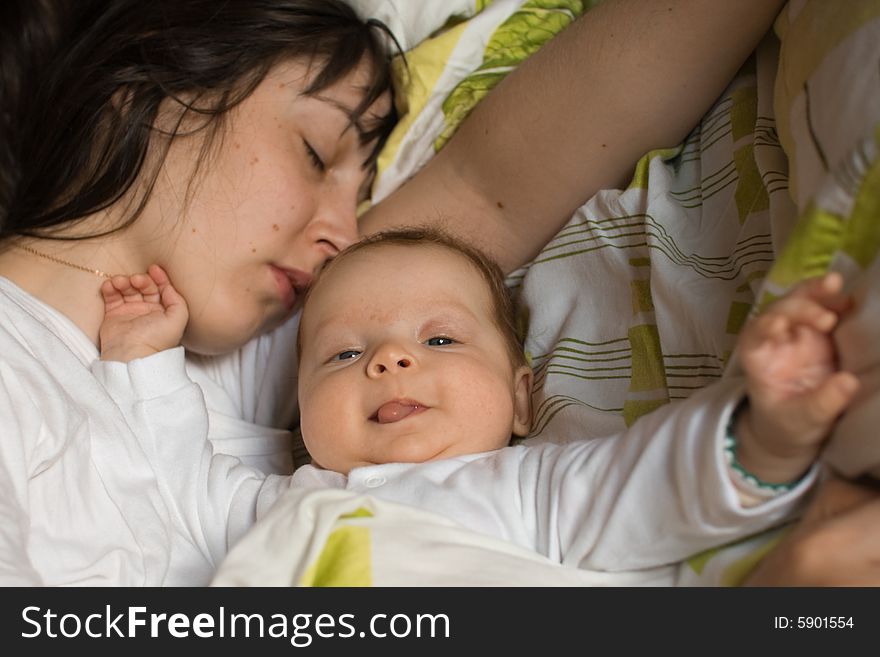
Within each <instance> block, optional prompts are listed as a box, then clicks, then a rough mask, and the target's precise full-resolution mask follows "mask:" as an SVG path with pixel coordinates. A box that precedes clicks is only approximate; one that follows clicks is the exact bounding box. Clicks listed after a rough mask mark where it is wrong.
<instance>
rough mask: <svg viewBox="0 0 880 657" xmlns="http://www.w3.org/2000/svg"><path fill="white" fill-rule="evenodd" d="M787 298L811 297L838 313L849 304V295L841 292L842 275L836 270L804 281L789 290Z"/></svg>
mask: <svg viewBox="0 0 880 657" xmlns="http://www.w3.org/2000/svg"><path fill="white" fill-rule="evenodd" d="M789 298H804V299H812V300H813V301H815V302H816V303H819V304H821V305H822V306H824V307H825V308H827V309H828V310H831V311H833V312H835V313H838V314H840V313H842V312H844V311H845V310H846V309H847V308H848V307H849V305H850V298H849V296H848V295H846V294H843V276H841V275H840V273H838V272H836V271H832V272H828V273H827V274H825V275H824V276H819V277H818V278H812V279H810V280H808V281H804V282H803V283H801V284H800V285H798V286H797V287H796V288H795V289H794V290H792V291H791V293H790V295H789Z"/></svg>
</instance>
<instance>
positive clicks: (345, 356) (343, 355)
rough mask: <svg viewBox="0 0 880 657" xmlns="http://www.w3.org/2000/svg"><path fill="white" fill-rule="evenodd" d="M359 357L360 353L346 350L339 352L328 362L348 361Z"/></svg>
mask: <svg viewBox="0 0 880 657" xmlns="http://www.w3.org/2000/svg"><path fill="white" fill-rule="evenodd" d="M360 355H361V352H359V351H355V350H354V349H347V350H345V351H340V352H339V353H338V354H336V355H335V356H333V358H331V359H330V360H350V359H352V358H357V357H358V356H360Z"/></svg>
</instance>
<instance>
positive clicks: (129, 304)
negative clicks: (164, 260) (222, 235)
mask: <svg viewBox="0 0 880 657" xmlns="http://www.w3.org/2000/svg"><path fill="white" fill-rule="evenodd" d="M101 296H102V297H103V299H104V323H103V324H101V331H100V339H101V359H102V360H117V361H122V362H124V363H127V362H128V361H130V360H134V359H135V358H144V357H146V356H150V355H152V354H155V353H157V352H159V351H163V350H165V349H171V348H173V347H176V346H177V345H179V344H180V340H181V338H182V337H183V331H184V329H185V328H186V323H187V321H189V310H188V309H187V307H186V302H185V301H184V300H183V297H182V296H180V295H179V294H178V293H177V290H175V289H174V287H173V286H172V285H171V281H169V280H168V275H167V274H166V273H165V270H163V269H162V268H161V267H159V265H151V266H150V268H149V270H148V271H147V273H146V274H133V275H132V276H114V277H113V278H112V279H110V280H107V281H104V283H103V285H101Z"/></svg>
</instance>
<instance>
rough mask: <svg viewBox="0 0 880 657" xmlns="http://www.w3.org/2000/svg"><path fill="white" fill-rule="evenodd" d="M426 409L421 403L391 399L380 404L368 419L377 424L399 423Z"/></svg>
mask: <svg viewBox="0 0 880 657" xmlns="http://www.w3.org/2000/svg"><path fill="white" fill-rule="evenodd" d="M427 408H428V407H427V406H425V405H424V404H422V403H421V402H417V401H414V400H412V399H393V400H391V401H388V402H385V403H384V404H382V405H381V406H380V407H379V408H378V409H377V410H376V412H375V413H373V414H372V415H371V416H370V419H371V420H372V421H373V422H378V423H379V424H389V423H391V422H399V421H400V420H402V419H404V418H406V417H409V416H410V415H412V414H413V413H419V412H421V411H424V410H425V409H427Z"/></svg>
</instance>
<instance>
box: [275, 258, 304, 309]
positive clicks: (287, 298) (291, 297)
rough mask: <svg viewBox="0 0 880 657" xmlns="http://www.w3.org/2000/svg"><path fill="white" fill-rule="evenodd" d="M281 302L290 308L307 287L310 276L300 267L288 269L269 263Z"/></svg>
mask: <svg viewBox="0 0 880 657" xmlns="http://www.w3.org/2000/svg"><path fill="white" fill-rule="evenodd" d="M269 266H270V267H271V269H272V275H273V276H274V277H275V284H276V286H277V288H278V294H279V296H280V297H281V302H282V303H283V304H284V305H285V307H286V308H287V309H288V310H290V309H292V308H293V307H294V305H295V304H296V300H297V299H298V298H299V297H300V296H302V294H303V293H304V292H305V291H306V290H307V289H308V287H309V285H311V283H312V276H311V274H308V273H306V272H304V271H302V270H300V269H289V268H287V267H281V266H280V265H275V264H273V265H269Z"/></svg>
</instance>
